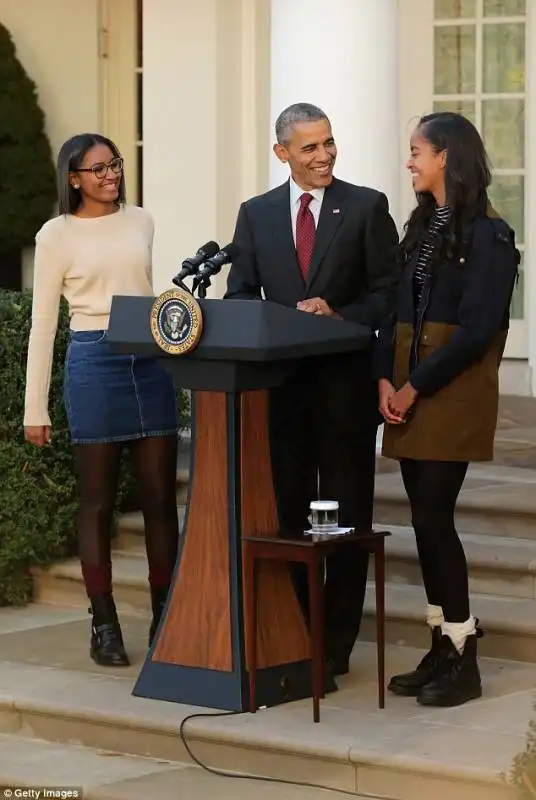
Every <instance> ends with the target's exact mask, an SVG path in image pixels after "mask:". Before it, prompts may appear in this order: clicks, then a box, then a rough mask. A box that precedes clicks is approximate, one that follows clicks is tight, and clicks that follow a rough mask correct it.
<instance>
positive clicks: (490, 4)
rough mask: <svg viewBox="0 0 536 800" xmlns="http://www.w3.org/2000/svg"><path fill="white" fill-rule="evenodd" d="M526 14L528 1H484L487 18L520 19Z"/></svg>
mask: <svg viewBox="0 0 536 800" xmlns="http://www.w3.org/2000/svg"><path fill="white" fill-rule="evenodd" d="M526 13H527V3H526V0H484V16H485V17H520V16H524V15H525V14H526Z"/></svg>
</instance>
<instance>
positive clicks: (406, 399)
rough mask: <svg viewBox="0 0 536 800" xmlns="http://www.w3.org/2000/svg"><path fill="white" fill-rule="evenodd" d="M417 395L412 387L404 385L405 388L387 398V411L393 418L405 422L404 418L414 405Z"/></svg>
mask: <svg viewBox="0 0 536 800" xmlns="http://www.w3.org/2000/svg"><path fill="white" fill-rule="evenodd" d="M417 395H418V392H417V391H416V390H415V389H414V388H413V386H412V385H411V384H410V383H406V385H405V386H403V387H402V388H401V389H399V390H398V392H395V394H394V395H392V396H391V397H390V398H389V401H388V403H389V411H390V412H391V413H392V414H394V415H395V416H397V417H400V418H401V419H402V420H403V421H406V420H405V417H406V416H407V413H408V411H409V410H410V408H411V407H412V405H413V404H414V403H415V400H416V399H417Z"/></svg>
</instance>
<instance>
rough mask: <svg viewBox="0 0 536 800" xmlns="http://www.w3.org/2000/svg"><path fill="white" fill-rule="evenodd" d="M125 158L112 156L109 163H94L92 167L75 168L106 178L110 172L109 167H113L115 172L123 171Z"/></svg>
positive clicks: (78, 170) (117, 173)
mask: <svg viewBox="0 0 536 800" xmlns="http://www.w3.org/2000/svg"><path fill="white" fill-rule="evenodd" d="M123 163H124V162H123V159H122V158H119V157H117V158H112V160H111V161H108V163H107V164H103V163H101V164H93V166H92V167H85V168H84V169H82V168H80V169H77V170H75V172H92V173H93V175H94V176H95V177H96V178H99V180H100V179H101V178H105V177H106V176H107V174H108V169H111V170H112V172H113V173H115V174H116V175H119V173H121V172H123Z"/></svg>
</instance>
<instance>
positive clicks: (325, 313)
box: [296, 297, 342, 319]
mask: <svg viewBox="0 0 536 800" xmlns="http://www.w3.org/2000/svg"><path fill="white" fill-rule="evenodd" d="M296 308H297V309H298V311H306V312H307V313H308V314H318V315H319V316H322V317H336V318H337V319H342V317H341V315H340V314H338V313H337V311H334V310H333V309H332V308H331V307H330V306H328V304H327V303H326V301H325V300H324V299H323V298H322V297H310V298H308V299H307V300H300V302H299V303H298V304H297V306H296Z"/></svg>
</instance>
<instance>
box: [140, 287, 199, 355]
mask: <svg viewBox="0 0 536 800" xmlns="http://www.w3.org/2000/svg"><path fill="white" fill-rule="evenodd" d="M151 332H152V334H153V338H154V340H155V342H156V343H157V345H158V346H159V347H161V348H162V350H165V352H166V353H169V354H170V355H174V356H178V355H184V354H185V353H189V352H190V351H191V350H193V349H194V348H195V347H197V344H198V342H199V339H200V338H201V333H202V332H203V315H202V312H201V307H200V305H199V303H198V302H197V300H196V299H195V297H193V295H191V294H189V293H188V292H185V291H184V290H183V289H170V290H169V291H168V292H164V293H163V294H161V295H159V296H158V297H157V298H156V300H155V301H154V303H153V306H152V309H151Z"/></svg>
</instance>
